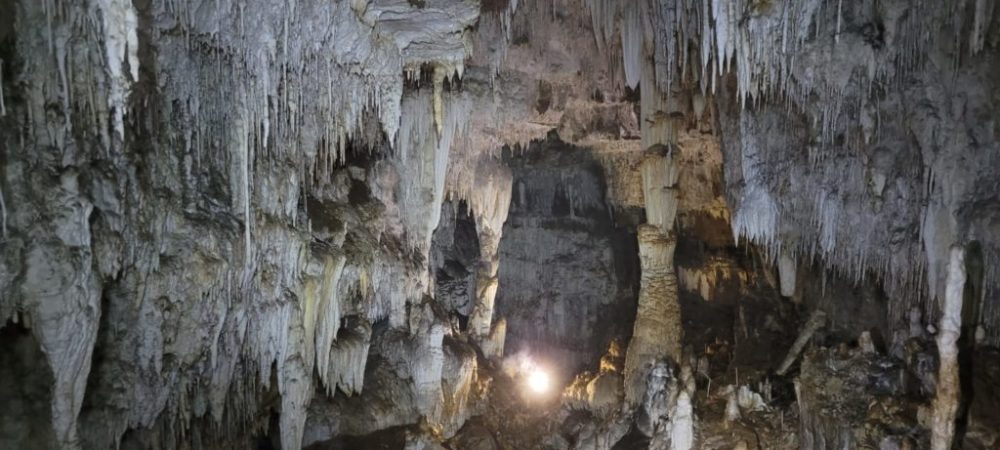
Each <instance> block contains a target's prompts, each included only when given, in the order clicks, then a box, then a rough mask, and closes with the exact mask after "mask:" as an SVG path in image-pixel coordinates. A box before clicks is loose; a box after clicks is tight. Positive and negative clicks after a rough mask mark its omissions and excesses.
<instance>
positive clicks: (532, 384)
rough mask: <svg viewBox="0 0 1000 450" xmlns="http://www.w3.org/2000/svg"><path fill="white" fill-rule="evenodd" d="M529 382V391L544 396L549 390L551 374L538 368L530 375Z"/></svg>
mask: <svg viewBox="0 0 1000 450" xmlns="http://www.w3.org/2000/svg"><path fill="white" fill-rule="evenodd" d="M527 382H528V389H530V390H531V391H532V392H534V393H536V394H544V393H546V392H548V390H549V383H550V381H549V374H547V373H545V371H544V370H542V369H539V368H537V367H536V368H534V369H532V371H531V373H529V374H528V379H527Z"/></svg>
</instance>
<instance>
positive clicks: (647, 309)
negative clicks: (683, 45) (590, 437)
mask: <svg viewBox="0 0 1000 450" xmlns="http://www.w3.org/2000/svg"><path fill="white" fill-rule="evenodd" d="M679 103H680V102H679V99H678V98H676V97H675V98H671V97H670V96H668V95H667V93H664V92H662V91H660V90H659V88H658V85H657V83H656V81H655V75H654V69H653V67H652V64H651V63H649V62H647V63H646V64H645V67H644V69H643V73H642V98H641V101H640V113H641V116H642V117H641V132H642V146H643V148H644V149H646V154H645V156H644V158H643V161H642V168H641V170H642V193H643V197H644V202H645V205H646V221H647V223H646V224H644V225H640V226H639V229H638V235H639V236H638V237H639V262H640V265H641V270H642V277H641V280H640V285H639V307H638V310H637V312H636V318H635V325H634V328H633V332H632V341H631V342H630V343H629V347H628V352H627V354H626V356H625V402H626V404H627V405H628V406H629V407H630V408H634V407H636V406H637V405H638V403H639V402H640V401H641V400H642V396H643V393H644V392H645V391H646V372H647V371H648V368H649V367H651V366H652V364H653V363H654V362H655V361H656V360H658V359H662V358H670V359H672V360H673V361H675V362H680V360H681V334H682V329H681V318H680V304H679V303H678V298H677V274H676V271H675V268H674V249H675V247H676V245H677V235H676V232H675V231H674V219H675V218H676V216H677V166H676V164H675V162H674V154H673V153H674V152H673V149H674V146H675V144H676V140H677V135H676V128H677V122H678V121H679V117H681V115H680V114H678V113H679V112H680V109H681V108H680V107H679V106H678V105H679Z"/></svg>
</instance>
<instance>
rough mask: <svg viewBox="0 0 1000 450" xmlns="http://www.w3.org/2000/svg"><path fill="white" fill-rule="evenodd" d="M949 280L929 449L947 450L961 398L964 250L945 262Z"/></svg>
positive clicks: (954, 250) (939, 337) (955, 251)
mask: <svg viewBox="0 0 1000 450" xmlns="http://www.w3.org/2000/svg"><path fill="white" fill-rule="evenodd" d="M947 270H948V276H947V281H946V284H945V291H944V301H943V303H942V305H941V321H940V327H939V329H938V335H937V338H936V340H937V348H938V357H939V358H940V363H939V364H940V366H939V367H938V377H937V395H936V396H935V397H934V404H933V407H934V416H933V419H932V422H931V449H932V450H949V449H951V448H952V445H953V442H954V439H955V417H956V414H957V413H958V402H959V400H960V395H961V389H962V388H961V384H960V383H959V379H958V375H959V374H958V338H959V335H960V334H961V332H962V295H963V292H964V289H965V250H964V249H962V248H961V247H958V246H954V247H952V248H951V254H950V257H949V260H948V269H947Z"/></svg>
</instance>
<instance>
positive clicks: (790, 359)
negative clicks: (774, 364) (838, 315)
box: [775, 309, 826, 375]
mask: <svg viewBox="0 0 1000 450" xmlns="http://www.w3.org/2000/svg"><path fill="white" fill-rule="evenodd" d="M825 324H826V313H825V312H823V311H822V310H819V309H817V310H816V311H813V313H812V315H811V316H809V320H808V321H807V322H806V324H805V325H804V326H803V327H802V331H800V332H799V337H797V338H796V339H795V342H794V343H792V348H790V349H789V350H788V355H787V356H785V359H784V360H783V361H782V362H781V365H780V366H778V370H777V371H775V373H777V374H778V375H784V374H785V373H786V372H788V369H790V368H791V367H792V364H794V363H795V359H796V358H798V357H799V354H800V353H802V350H803V349H804V348H805V347H806V344H807V343H809V339H812V336H813V334H814V333H816V331H817V330H819V329H820V328H822V327H823V325H825Z"/></svg>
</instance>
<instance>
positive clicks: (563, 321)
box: [497, 138, 638, 379]
mask: <svg viewBox="0 0 1000 450" xmlns="http://www.w3.org/2000/svg"><path fill="white" fill-rule="evenodd" d="M508 161H509V164H510V165H511V169H512V171H513V174H514V181H513V192H512V195H511V209H510V215H509V216H508V219H507V224H506V225H505V227H504V237H503V239H502V240H501V242H500V259H501V261H503V264H501V267H500V274H499V275H500V289H499V291H498V294H497V313H498V314H499V315H501V316H503V317H504V318H505V319H506V321H507V344H506V350H507V354H508V355H514V354H518V353H520V352H526V353H527V354H531V355H534V356H535V357H536V358H540V359H541V360H542V361H546V362H547V364H548V365H550V366H551V367H553V368H556V371H558V373H559V376H560V378H563V379H565V378H568V377H569V376H571V375H572V374H574V373H577V372H578V371H579V370H581V369H586V368H590V367H589V366H594V365H595V363H596V362H597V360H598V359H599V358H600V355H602V354H603V353H604V352H605V350H607V348H608V345H609V344H610V342H611V340H612V339H613V338H624V337H627V335H628V333H629V331H630V328H631V320H632V319H631V317H630V316H631V315H634V310H635V301H636V295H637V289H638V280H637V275H638V273H637V272H638V261H637V259H636V255H637V249H636V238H635V234H634V230H630V229H628V228H625V227H618V226H616V225H615V223H614V222H613V220H612V216H611V209H610V208H609V206H608V204H607V202H606V201H605V192H606V187H605V181H604V177H605V175H604V171H603V169H602V166H601V165H600V164H599V162H598V161H597V160H595V158H594V156H593V154H592V153H591V151H590V150H588V149H585V148H579V147H574V146H571V145H569V144H566V143H564V142H561V141H559V140H558V139H555V138H552V139H549V140H546V141H544V142H541V143H539V144H536V145H533V146H531V147H529V148H528V149H526V150H524V151H523V152H519V153H515V154H513V155H512V156H511V157H510V158H509V159H508Z"/></svg>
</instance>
